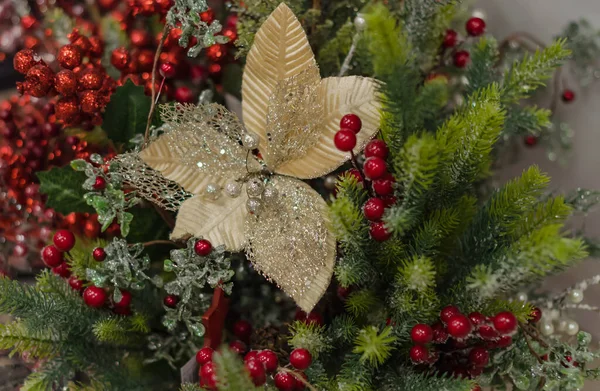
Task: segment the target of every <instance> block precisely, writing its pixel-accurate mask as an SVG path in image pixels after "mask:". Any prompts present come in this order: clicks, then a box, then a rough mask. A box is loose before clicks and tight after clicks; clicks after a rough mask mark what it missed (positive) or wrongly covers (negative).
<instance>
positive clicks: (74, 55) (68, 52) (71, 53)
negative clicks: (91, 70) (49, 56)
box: [56, 45, 81, 69]
mask: <svg viewBox="0 0 600 391" xmlns="http://www.w3.org/2000/svg"><path fill="white" fill-rule="evenodd" d="M56 59H57V60H58V63H59V64H60V66H61V67H63V68H65V69H73V68H75V67H78V66H79V65H81V52H80V51H79V49H78V48H77V46H75V45H65V46H63V47H61V48H60V49H59V50H58V55H57V56H56Z"/></svg>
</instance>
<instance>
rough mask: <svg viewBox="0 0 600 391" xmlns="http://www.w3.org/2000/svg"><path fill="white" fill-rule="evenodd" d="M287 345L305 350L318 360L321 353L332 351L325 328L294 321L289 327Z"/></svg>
mask: <svg viewBox="0 0 600 391" xmlns="http://www.w3.org/2000/svg"><path fill="white" fill-rule="evenodd" d="M289 331H290V337H289V339H288V344H289V345H290V346H292V347H294V348H304V349H307V350H308V351H309V352H310V353H311V355H312V356H313V357H315V358H318V357H319V355H320V354H321V353H324V352H327V351H328V350H331V349H332V346H331V341H330V340H329V338H328V336H327V333H326V332H325V327H324V326H320V325H318V324H316V323H314V322H312V323H306V322H300V321H296V322H294V323H292V324H291V325H290V327H289Z"/></svg>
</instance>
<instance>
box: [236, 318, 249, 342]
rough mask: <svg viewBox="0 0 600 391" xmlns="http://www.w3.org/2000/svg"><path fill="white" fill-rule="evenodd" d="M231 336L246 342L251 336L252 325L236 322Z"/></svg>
mask: <svg viewBox="0 0 600 391" xmlns="http://www.w3.org/2000/svg"><path fill="white" fill-rule="evenodd" d="M233 334H234V335H235V336H236V337H238V338H239V339H241V340H242V341H246V342H248V341H250V335H252V325H251V324H250V323H249V322H248V321H245V320H238V321H237V322H235V324H234V325H233Z"/></svg>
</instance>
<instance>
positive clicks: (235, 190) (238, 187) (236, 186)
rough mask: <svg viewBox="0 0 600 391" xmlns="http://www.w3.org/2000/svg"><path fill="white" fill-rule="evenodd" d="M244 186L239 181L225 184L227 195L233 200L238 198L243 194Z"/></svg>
mask: <svg viewBox="0 0 600 391" xmlns="http://www.w3.org/2000/svg"><path fill="white" fill-rule="evenodd" d="M242 186H243V184H242V183H241V182H238V181H229V182H227V183H226V184H225V194H227V196H228V197H231V198H237V197H239V195H240V194H241V193H242Z"/></svg>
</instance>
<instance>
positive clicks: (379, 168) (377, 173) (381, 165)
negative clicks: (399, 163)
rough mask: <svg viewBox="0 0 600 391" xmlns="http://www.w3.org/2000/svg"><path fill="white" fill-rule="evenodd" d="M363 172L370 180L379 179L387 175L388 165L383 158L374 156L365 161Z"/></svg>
mask: <svg viewBox="0 0 600 391" xmlns="http://www.w3.org/2000/svg"><path fill="white" fill-rule="evenodd" d="M363 170H364V172H365V176H366V177H367V178H368V179H378V178H381V177H383V176H384V175H385V174H386V173H387V164H386V163H385V160H383V159H382V158H379V157H376V156H373V157H370V158H367V160H365V164H364V166H363Z"/></svg>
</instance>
